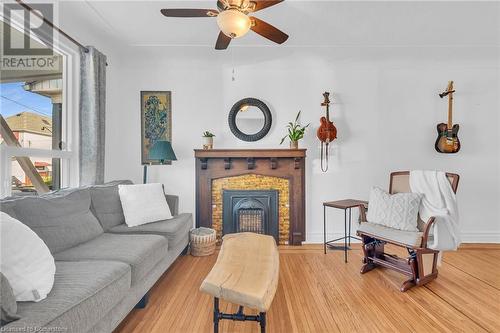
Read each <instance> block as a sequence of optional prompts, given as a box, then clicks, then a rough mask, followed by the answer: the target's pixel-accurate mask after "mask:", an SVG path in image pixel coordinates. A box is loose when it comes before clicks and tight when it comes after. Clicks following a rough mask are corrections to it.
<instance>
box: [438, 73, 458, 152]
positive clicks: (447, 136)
mask: <svg viewBox="0 0 500 333" xmlns="http://www.w3.org/2000/svg"><path fill="white" fill-rule="evenodd" d="M454 93H455V90H454V88H453V81H449V82H448V87H447V88H446V91H444V92H442V93H440V94H439V97H441V98H444V97H445V96H448V123H447V124H445V123H440V124H438V125H437V131H438V137H437V139H436V144H435V145H434V147H435V148H436V151H437V152H439V153H443V154H454V153H457V152H458V151H459V150H460V140H459V139H458V129H459V125H458V124H454V125H453V119H452V115H453V94H454Z"/></svg>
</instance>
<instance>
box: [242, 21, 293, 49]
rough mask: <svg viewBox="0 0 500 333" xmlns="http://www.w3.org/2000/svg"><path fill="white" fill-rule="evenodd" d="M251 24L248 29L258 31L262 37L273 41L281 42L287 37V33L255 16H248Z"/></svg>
mask: <svg viewBox="0 0 500 333" xmlns="http://www.w3.org/2000/svg"><path fill="white" fill-rule="evenodd" d="M250 19H251V20H252V22H253V24H252V27H251V28H250V29H252V30H253V31H254V32H256V33H258V34H259V35H261V36H262V37H265V38H267V39H269V40H271V41H273V42H275V43H278V44H283V43H284V42H285V41H286V40H287V39H288V35H287V34H286V33H284V32H283V31H281V30H279V29H278V28H276V27H273V26H272V25H270V24H269V23H267V22H264V21H262V20H259V19H258V18H256V17H250Z"/></svg>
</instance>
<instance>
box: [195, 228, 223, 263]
mask: <svg viewBox="0 0 500 333" xmlns="http://www.w3.org/2000/svg"><path fill="white" fill-rule="evenodd" d="M189 240H190V250H191V255H192V256H194V257H204V256H209V255H211V254H213V253H214V252H215V244H216V241H217V238H216V235H215V230H214V229H210V228H205V227H201V228H195V229H191V231H190V232H189Z"/></svg>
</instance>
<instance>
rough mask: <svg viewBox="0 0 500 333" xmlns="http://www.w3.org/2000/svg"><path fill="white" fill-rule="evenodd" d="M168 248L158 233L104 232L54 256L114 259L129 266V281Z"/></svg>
mask: <svg viewBox="0 0 500 333" xmlns="http://www.w3.org/2000/svg"><path fill="white" fill-rule="evenodd" d="M167 252H168V240H167V239H166V238H165V237H162V236H158V235H117V234H109V233H104V234H102V235H100V236H99V237H97V238H95V239H92V240H90V241H88V242H86V243H83V244H80V245H78V246H75V247H73V248H71V249H68V250H65V251H62V252H59V253H56V254H55V255H54V257H55V258H56V260H66V261H80V260H106V261H107V260H113V261H120V262H123V263H127V264H129V265H130V267H131V269H132V285H135V284H136V283H137V282H140V281H141V279H142V278H143V277H144V276H146V274H147V273H148V272H149V271H150V270H151V269H152V268H153V267H154V266H155V265H156V264H157V263H158V262H159V261H160V260H161V259H162V258H163V257H165V256H166V255H167Z"/></svg>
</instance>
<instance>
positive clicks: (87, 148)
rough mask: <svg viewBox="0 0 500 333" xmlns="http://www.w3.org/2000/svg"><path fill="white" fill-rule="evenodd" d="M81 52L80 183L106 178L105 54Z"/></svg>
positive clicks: (92, 50)
mask: <svg viewBox="0 0 500 333" xmlns="http://www.w3.org/2000/svg"><path fill="white" fill-rule="evenodd" d="M87 49H88V52H86V51H85V50H81V52H80V62H81V65H80V114H79V116H80V185H92V184H102V183H103V182H104V145H105V141H104V137H105V124H106V121H105V115H106V110H105V108H106V56H105V55H104V54H102V53H101V52H99V51H98V50H96V49H95V48H94V47H92V46H88V47H87Z"/></svg>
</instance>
